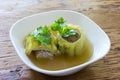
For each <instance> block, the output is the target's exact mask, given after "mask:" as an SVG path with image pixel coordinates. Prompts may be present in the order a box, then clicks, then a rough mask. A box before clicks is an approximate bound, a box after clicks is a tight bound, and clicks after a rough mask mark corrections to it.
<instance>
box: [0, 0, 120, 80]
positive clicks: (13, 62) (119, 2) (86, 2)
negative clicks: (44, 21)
mask: <svg viewBox="0 0 120 80" xmlns="http://www.w3.org/2000/svg"><path fill="white" fill-rule="evenodd" d="M58 9H67V10H73V11H77V12H81V13H84V14H85V15H87V16H88V17H90V18H91V19H92V20H93V21H95V22H96V23H97V24H98V25H100V26H101V28H102V29H103V30H104V31H105V32H106V33H107V34H108V36H109V37H110V40H111V50H110V52H109V54H108V55H107V56H106V57H104V58H103V59H102V60H99V61H97V62H96V63H94V64H91V65H89V66H88V67H86V68H85V69H83V70H81V71H79V72H78V73H75V74H73V75H69V76H64V77H53V76H48V75H44V74H41V73H38V72H35V71H33V70H31V69H30V68H28V67H27V66H26V65H25V64H24V63H23V62H22V61H21V60H20V58H19V57H18V55H17V54H16V51H15V50H14V48H13V46H12V43H11V41H10V38H9V30H10V27H11V25H12V24H13V23H15V22H16V21H17V20H19V19H21V18H23V17H26V16H29V15H32V14H36V13H40V12H44V11H50V10H58ZM0 80H120V0H0Z"/></svg>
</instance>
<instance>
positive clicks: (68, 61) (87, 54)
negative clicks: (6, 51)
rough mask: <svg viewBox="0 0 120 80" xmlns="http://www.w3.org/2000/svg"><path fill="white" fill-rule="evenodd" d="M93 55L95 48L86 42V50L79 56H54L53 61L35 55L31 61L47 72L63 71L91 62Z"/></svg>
mask: <svg viewBox="0 0 120 80" xmlns="http://www.w3.org/2000/svg"><path fill="white" fill-rule="evenodd" d="M92 54H93V47H92V45H91V43H90V42H89V41H88V40H86V43H85V49H84V51H83V53H82V54H80V55H79V56H74V57H70V56H66V55H59V56H54V57H53V59H43V58H40V59H37V58H36V57H35V55H34V53H33V54H31V55H29V56H28V57H29V59H30V60H31V61H32V62H33V63H34V64H35V65H36V66H38V67H40V68H42V69H46V70H61V69H66V68H70V67H74V66H77V65H80V64H83V63H85V62H87V61H89V60H90V58H91V57H92Z"/></svg>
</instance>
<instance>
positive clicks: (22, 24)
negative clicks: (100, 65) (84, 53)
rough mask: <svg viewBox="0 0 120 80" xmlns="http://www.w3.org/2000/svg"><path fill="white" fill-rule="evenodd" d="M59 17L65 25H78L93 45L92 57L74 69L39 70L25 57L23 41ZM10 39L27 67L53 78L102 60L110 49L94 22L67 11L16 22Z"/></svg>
mask: <svg viewBox="0 0 120 80" xmlns="http://www.w3.org/2000/svg"><path fill="white" fill-rule="evenodd" d="M61 16H62V17H64V18H65V19H66V20H67V23H71V24H74V25H80V26H81V27H82V28H83V30H84V31H85V32H86V35H87V37H88V39H89V40H90V42H91V43H92V45H93V48H94V53H93V56H92V58H91V59H90V60H89V61H88V62H86V63H84V64H81V65H78V66H75V67H71V68H67V69H63V70H57V71H52V70H51V71H50V70H44V69H41V68H39V67H37V66H35V65H34V64H33V63H32V62H31V61H30V60H29V58H28V57H27V56H26V54H25V49H24V47H23V39H24V37H25V36H26V35H27V34H29V33H30V32H31V31H33V30H34V29H35V27H36V26H39V25H49V24H50V23H51V22H54V20H56V19H58V18H59V17H61ZM10 38H11V41H12V43H13V45H14V47H15V50H16V51H17V54H18V56H19V57H20V58H21V60H22V61H23V62H24V63H25V64H26V65H27V66H29V67H30V68H32V69H33V70H35V71H38V72H41V73H44V74H48V75H53V76H63V75H69V74H72V73H75V72H77V71H79V70H81V69H82V68H84V67H86V66H87V65H89V64H91V63H93V62H95V61H97V60H99V59H101V58H103V57H104V56H105V55H106V54H107V53H108V51H109V49H110V39H109V38H108V36H107V35H106V33H105V32H104V31H103V30H102V29H101V28H100V27H99V26H98V25H97V24H96V23H95V22H93V21H92V20H91V19H89V18H88V17H86V16H85V15H83V14H81V13H78V12H74V11H69V10H55V11H49V12H43V13H39V14H35V15H32V16H29V17H25V18H23V19H21V20H19V21H17V22H16V23H15V24H14V25H13V26H12V27H11V29H10Z"/></svg>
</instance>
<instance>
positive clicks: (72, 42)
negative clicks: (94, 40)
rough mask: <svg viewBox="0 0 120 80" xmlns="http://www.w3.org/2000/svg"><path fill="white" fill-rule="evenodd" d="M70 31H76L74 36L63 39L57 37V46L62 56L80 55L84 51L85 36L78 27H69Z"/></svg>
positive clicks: (62, 37) (59, 36)
mask: <svg viewBox="0 0 120 80" xmlns="http://www.w3.org/2000/svg"><path fill="white" fill-rule="evenodd" d="M69 27H71V29H72V30H75V31H76V34H75V35H72V36H68V37H64V36H61V35H60V34H59V35H58V39H57V40H58V45H59V48H58V50H60V51H61V52H62V53H63V54H67V55H69V56H76V55H80V54H81V53H82V52H83V51H84V47H85V41H86V36H85V34H84V32H83V30H82V29H81V28H80V27H79V26H74V25H69Z"/></svg>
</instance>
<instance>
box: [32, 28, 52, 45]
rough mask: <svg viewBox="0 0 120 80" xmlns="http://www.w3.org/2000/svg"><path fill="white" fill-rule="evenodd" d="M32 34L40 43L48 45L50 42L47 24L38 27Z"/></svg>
mask: <svg viewBox="0 0 120 80" xmlns="http://www.w3.org/2000/svg"><path fill="white" fill-rule="evenodd" d="M33 34H34V37H35V39H36V40H38V41H39V42H41V43H42V44H44V45H48V44H50V43H51V33H50V30H49V28H48V27H47V26H44V27H38V28H37V29H36V30H35V31H34V33H33Z"/></svg>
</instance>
